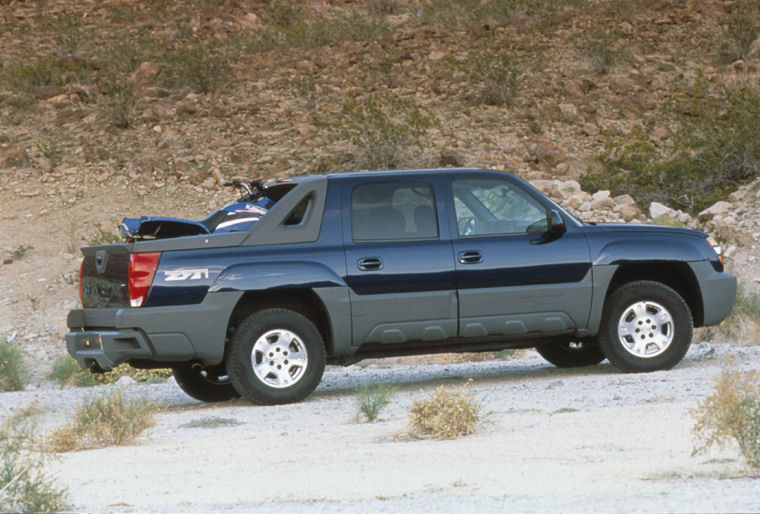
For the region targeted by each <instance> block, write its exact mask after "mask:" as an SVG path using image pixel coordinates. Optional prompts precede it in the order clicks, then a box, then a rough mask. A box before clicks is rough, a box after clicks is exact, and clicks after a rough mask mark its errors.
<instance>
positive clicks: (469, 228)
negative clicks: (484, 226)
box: [457, 216, 478, 236]
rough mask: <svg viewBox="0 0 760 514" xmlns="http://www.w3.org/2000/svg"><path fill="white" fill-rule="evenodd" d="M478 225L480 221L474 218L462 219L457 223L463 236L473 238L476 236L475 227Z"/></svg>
mask: <svg viewBox="0 0 760 514" xmlns="http://www.w3.org/2000/svg"><path fill="white" fill-rule="evenodd" d="M477 225H478V220H477V219H476V218H475V217H474V216H466V217H464V218H460V219H459V221H458V222H457V230H459V235H461V236H471V235H473V234H475V227H476V226H477Z"/></svg>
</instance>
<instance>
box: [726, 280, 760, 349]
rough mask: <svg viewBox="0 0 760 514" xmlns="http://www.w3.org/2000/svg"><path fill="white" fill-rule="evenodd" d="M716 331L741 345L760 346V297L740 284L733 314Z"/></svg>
mask: <svg viewBox="0 0 760 514" xmlns="http://www.w3.org/2000/svg"><path fill="white" fill-rule="evenodd" d="M715 330H716V331H717V332H718V333H719V334H720V335H724V336H725V337H726V338H728V339H729V340H732V341H736V342H738V343H740V344H751V345H757V344H760V296H759V295H757V294H756V293H753V292H751V291H748V290H747V289H746V288H745V287H744V285H743V284H742V283H741V282H740V283H739V284H738V288H737V291H736V302H735V303H734V308H733V309H732V310H731V314H729V316H728V318H726V319H725V320H724V321H723V323H721V324H720V326H719V327H718V328H716V329H715Z"/></svg>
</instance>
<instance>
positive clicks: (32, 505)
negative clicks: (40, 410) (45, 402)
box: [0, 412, 68, 512]
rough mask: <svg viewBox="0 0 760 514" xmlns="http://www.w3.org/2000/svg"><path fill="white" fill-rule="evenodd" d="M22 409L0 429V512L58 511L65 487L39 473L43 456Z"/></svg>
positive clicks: (61, 508) (62, 501)
mask: <svg viewBox="0 0 760 514" xmlns="http://www.w3.org/2000/svg"><path fill="white" fill-rule="evenodd" d="M26 414H27V413H26V412H22V413H21V414H20V415H16V416H13V417H11V418H9V419H7V420H6V421H5V422H4V423H3V425H2V427H1V428H0V512H60V511H62V510H65V509H66V508H67V507H68V505H67V504H66V490H65V489H63V488H59V487H57V486H56V485H55V482H54V481H53V480H51V479H50V478H49V477H47V476H46V475H45V473H44V472H43V469H44V465H45V456H44V454H42V453H41V452H39V451H36V450H37V448H36V447H37V443H38V441H37V440H36V438H35V434H36V433H37V430H36V427H35V425H34V423H33V422H32V421H31V420H30V419H29V417H28V416H26Z"/></svg>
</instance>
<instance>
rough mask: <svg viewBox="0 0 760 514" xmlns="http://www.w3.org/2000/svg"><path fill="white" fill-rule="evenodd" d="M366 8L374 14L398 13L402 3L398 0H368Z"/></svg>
mask: <svg viewBox="0 0 760 514" xmlns="http://www.w3.org/2000/svg"><path fill="white" fill-rule="evenodd" d="M367 9H368V10H369V12H370V13H372V14H376V15H384V14H398V13H399V12H401V11H402V5H401V2H400V1H399V0H369V1H368V2H367Z"/></svg>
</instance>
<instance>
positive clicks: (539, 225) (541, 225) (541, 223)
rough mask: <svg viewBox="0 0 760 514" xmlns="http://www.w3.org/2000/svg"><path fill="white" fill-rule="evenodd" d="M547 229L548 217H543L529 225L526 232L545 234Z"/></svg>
mask: <svg viewBox="0 0 760 514" xmlns="http://www.w3.org/2000/svg"><path fill="white" fill-rule="evenodd" d="M547 229H548V226H547V222H546V218H541V219H538V220H536V221H534V222H533V223H531V224H530V225H528V226H527V227H526V229H525V232H526V233H528V234H543V233H544V232H546V231H547Z"/></svg>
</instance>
